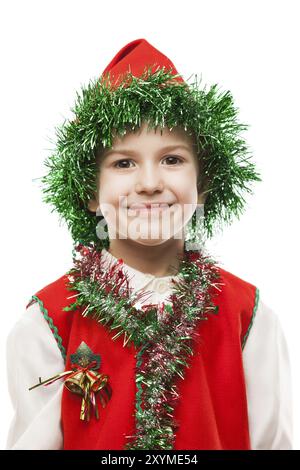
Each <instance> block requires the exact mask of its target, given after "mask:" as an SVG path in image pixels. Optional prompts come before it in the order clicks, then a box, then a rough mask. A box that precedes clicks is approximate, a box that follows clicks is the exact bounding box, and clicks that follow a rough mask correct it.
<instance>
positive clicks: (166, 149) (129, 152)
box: [104, 144, 192, 158]
mask: <svg viewBox="0 0 300 470" xmlns="http://www.w3.org/2000/svg"><path fill="white" fill-rule="evenodd" d="M175 149H184V150H188V151H189V152H191V151H192V149H191V148H190V147H188V146H187V145H183V144H178V145H167V146H166V147H162V148H161V149H160V150H159V151H160V152H169V151H170V150H175ZM113 153H121V154H122V155H127V156H130V157H131V156H136V155H138V154H139V152H137V151H135V150H127V149H111V150H108V151H107V152H104V158H105V157H109V156H110V155H111V154H113Z"/></svg>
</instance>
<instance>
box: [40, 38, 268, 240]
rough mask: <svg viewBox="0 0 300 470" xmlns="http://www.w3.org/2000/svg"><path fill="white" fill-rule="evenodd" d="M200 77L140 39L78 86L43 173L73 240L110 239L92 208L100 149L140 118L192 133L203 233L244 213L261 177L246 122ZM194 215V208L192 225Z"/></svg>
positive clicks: (47, 193)
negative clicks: (181, 70)
mask: <svg viewBox="0 0 300 470" xmlns="http://www.w3.org/2000/svg"><path fill="white" fill-rule="evenodd" d="M199 85H200V83H199V84H198V82H197V76H196V80H195V82H193V83H191V84H188V83H186V82H185V81H184V80H183V78H182V77H181V76H180V75H179V74H178V72H177V70H176V68H175V66H174V64H173V63H172V62H171V61H170V60H169V59H168V57H166V56H165V55H164V54H162V53H161V52H160V51H159V50H157V49H156V48H155V47H153V46H152V45H151V44H149V42H148V41H146V40H145V39H137V40H135V41H132V42H130V43H129V44H127V45H125V46H124V47H123V48H122V49H121V50H120V51H119V52H118V53H117V54H116V55H115V57H114V58H113V59H112V60H111V62H110V63H109V64H108V66H107V67H106V68H105V70H104V71H103V73H102V75H101V76H100V78H96V79H95V80H91V81H90V82H89V83H88V84H87V86H86V87H82V89H81V93H77V99H76V102H75V105H74V107H73V108H72V112H73V113H74V114H75V118H74V119H72V120H69V121H68V120H65V121H64V123H63V124H62V125H61V126H59V127H57V128H56V136H57V143H56V146H55V149H54V151H53V153H52V154H51V155H50V156H49V157H48V158H47V159H46V161H45V166H46V167H47V168H48V172H47V174H46V175H44V176H43V177H42V178H41V180H42V191H43V195H44V201H45V202H46V203H49V204H50V205H51V206H52V207H53V209H52V210H56V211H57V213H58V214H59V216H60V220H61V219H63V220H64V221H65V222H66V223H67V226H68V229H69V230H70V232H71V235H72V237H73V240H74V241H75V242H80V243H83V244H85V243H90V242H94V243H95V244H96V246H97V247H98V248H102V247H105V248H108V247H109V239H108V236H107V237H106V238H105V237H104V238H103V237H99V236H98V235H97V231H96V226H97V223H98V222H101V221H103V220H102V219H103V216H102V215H100V216H98V215H97V213H93V212H91V211H89V209H88V201H89V200H90V199H93V198H94V195H95V193H96V192H97V184H96V174H97V169H98V168H97V165H98V163H97V159H96V156H97V154H99V152H100V154H101V150H103V149H105V148H109V147H111V146H112V141H113V136H114V135H119V136H123V135H124V134H125V133H126V132H129V131H133V130H135V129H137V128H139V127H140V126H141V124H142V122H143V121H147V122H148V126H149V128H155V129H157V128H164V127H168V128H169V129H170V130H171V129H172V128H174V127H176V126H181V127H182V128H183V129H185V131H186V132H188V133H189V134H190V135H192V136H193V138H194V139H195V142H196V146H197V152H198V158H199V163H200V167H201V170H202V171H201V180H200V181H199V182H198V190H199V191H201V192H203V191H204V192H205V193H206V200H205V206H204V220H203V227H204V235H205V236H207V238H210V237H212V236H213V235H214V233H215V232H216V231H217V230H220V229H222V228H223V226H224V225H225V224H230V223H231V222H232V221H233V219H234V217H238V218H239V216H240V215H241V213H242V212H243V210H244V206H245V204H246V200H245V199H244V197H243V194H245V193H252V189H251V184H252V183H253V182H254V181H261V178H260V176H259V174H258V173H257V171H256V169H255V165H254V163H253V162H251V161H250V160H251V156H250V152H249V150H248V147H247V144H246V142H245V140H244V139H243V137H242V136H241V132H242V131H244V130H246V129H247V127H248V126H247V125H246V124H242V123H240V122H239V120H238V111H237V108H236V107H235V105H234V101H233V97H232V94H231V92H230V91H225V92H221V91H219V90H218V86H217V84H214V85H212V86H210V87H209V88H208V89H207V88H206V86H204V87H200V86H199ZM99 217H100V219H99ZM196 223H197V218H196V217H195V214H194V215H193V217H192V219H191V224H190V226H191V227H192V229H193V230H194V231H197V227H196ZM105 230H106V231H107V228H105Z"/></svg>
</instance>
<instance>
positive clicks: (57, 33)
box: [0, 0, 300, 449]
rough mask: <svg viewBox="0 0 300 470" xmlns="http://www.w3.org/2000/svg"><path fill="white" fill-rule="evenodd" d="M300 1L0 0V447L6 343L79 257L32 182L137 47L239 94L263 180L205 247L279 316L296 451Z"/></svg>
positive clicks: (7, 413)
mask: <svg viewBox="0 0 300 470" xmlns="http://www.w3.org/2000/svg"><path fill="white" fill-rule="evenodd" d="M298 5H299V4H298V2H297V1H296V0H295V1H292V0H284V1H275V0H273V1H270V0H265V1H263V2H262V1H258V0H251V1H250V0H244V1H243V2H240V1H233V0H227V1H226V2H224V1H222V0H219V1H216V0H209V1H208V0H207V1H201V0H197V1H196V0H195V1H192V0H186V1H185V2H179V1H175V0H172V1H170V0H164V1H163V2H161V1H156V0H152V1H151V2H140V1H136V0H134V1H130V0H129V1H127V2H123V1H117V0H115V1H114V2H112V3H107V2H102V1H100V0H99V1H93V0H85V1H76V0H72V1H71V0H60V1H57V0H51V1H50V0H44V1H43V2H39V1H34V0H27V1H26V2H22V1H16V0H11V1H10V2H2V3H1V12H0V18H1V19H0V22H1V23H0V26H1V28H0V31H1V32H0V34H1V41H0V44H1V75H0V77H1V87H0V93H1V148H2V158H1V214H2V218H1V242H2V244H1V246H2V248H3V251H2V256H1V259H2V263H1V264H2V266H1V290H2V295H1V298H2V316H1V323H2V325H1V344H0V348H1V349H0V358H1V365H0V367H1V370H2V372H3V374H2V384H1V403H2V419H1V425H0V426H1V437H0V447H1V448H5V444H6V436H7V431H8V427H9V424H10V422H11V419H12V416H13V409H12V406H11V403H10V398H9V394H8V390H7V382H6V376H5V369H6V357H5V352H6V351H5V348H6V338H7V335H8V333H9V331H10V330H11V328H12V327H13V325H14V324H15V322H16V321H17V320H18V319H19V318H20V317H21V315H24V314H25V305H26V304H27V302H28V300H29V298H30V296H31V295H32V294H34V293H35V292H36V291H37V290H39V289H40V288H42V287H43V286H45V285H46V284H48V283H50V282H52V281H54V280H55V279H57V278H58V277H59V276H61V275H62V274H63V273H64V272H66V270H68V269H69V268H70V266H71V261H72V256H71V251H72V240H71V237H70V235H69V233H68V231H67V229H66V227H65V226H64V225H59V220H58V217H57V216H56V215H55V213H51V212H50V207H48V206H46V205H45V204H44V203H43V202H42V197H41V191H40V188H39V181H38V180H37V178H40V177H41V176H42V175H43V174H44V173H45V168H44V167H43V161H44V159H45V158H46V157H47V156H48V155H49V153H50V150H51V149H52V148H53V139H55V132H54V130H55V126H58V125H60V124H61V123H62V122H63V120H64V119H65V118H69V117H71V116H73V114H72V113H71V111H70V109H71V107H72V105H73V103H74V100H75V97H76V91H79V90H80V87H81V85H86V84H87V83H88V81H89V80H90V79H92V78H93V79H94V78H96V77H97V76H99V75H100V74H101V72H102V71H103V69H104V68H105V67H106V65H107V64H108V62H109V61H110V60H111V59H112V57H113V56H114V55H115V54H116V53H117V52H118V50H119V49H120V48H121V47H123V46H124V45H125V44H127V43H128V42H130V41H132V40H134V39H138V38H145V39H147V40H148V41H149V42H150V43H151V44H152V45H153V46H155V47H156V48H158V49H159V50H160V51H162V52H163V53H165V54H166V55H167V56H168V57H169V58H170V59H171V60H172V61H173V62H174V64H175V66H176V68H177V69H178V71H179V73H181V74H182V75H183V76H184V78H185V79H186V80H188V79H189V77H190V76H191V75H192V74H197V76H198V77H200V76H201V77H202V83H203V84H205V83H206V84H208V85H211V84H213V83H218V84H219V86H220V87H221V90H227V89H229V90H231V92H232V93H233V96H234V98H235V103H236V105H237V106H238V108H239V110H240V120H241V121H242V122H245V123H248V124H250V128H249V130H248V131H247V134H246V135H247V141H248V143H249V146H250V147H251V150H252V152H253V155H254V161H255V162H256V164H257V166H258V169H259V170H260V171H261V174H262V177H263V182H262V183H257V184H256V185H255V186H254V187H253V188H254V191H255V194H254V196H252V197H248V207H247V210H246V211H245V213H244V215H243V216H242V217H241V219H240V221H236V222H235V223H234V224H233V225H232V226H231V227H228V228H227V229H226V230H225V231H224V233H223V234H222V235H220V236H218V237H216V238H215V239H214V240H212V241H211V242H210V244H209V246H210V248H211V251H212V253H213V254H215V255H216V256H217V258H218V259H219V260H220V262H221V265H222V266H223V267H224V268H225V269H227V270H229V271H231V272H233V273H234V274H236V275H237V276H240V277H242V278H243V279H245V280H247V281H248V282H251V283H252V284H255V285H257V286H258V287H259V288H260V291H261V296H262V297H264V300H265V302H266V303H267V304H268V305H269V306H270V307H271V308H273V309H274V311H275V312H276V314H277V315H278V316H279V317H280V322H281V324H282V327H283V330H284V332H285V335H286V338H287V341H288V347H289V353H290V358H291V363H292V375H293V396H294V448H295V449H299V448H300V445H299V444H300V423H299V402H298V401H297V397H298V396H299V395H300V383H299V374H298V370H299V366H298V358H299V339H298V330H299V329H300V321H299V314H300V312H299V304H298V298H297V295H296V294H297V293H298V292H299V291H298V289H299V287H298V274H297V273H298V269H299V249H298V243H299V239H300V237H299V235H300V234H299V222H298V217H299V210H298V203H299V195H298V191H299V173H300V171H299V170H300V168H299V145H298V136H299V109H300V102H299V101H300V100H299V83H300V77H299V68H298V62H299V59H297V57H299V32H298V31H299V28H298V25H299V14H298V13H299V12H298ZM262 360H263V358H262ZM8 366H9V365H8ZM58 372H59V371H58ZM41 373H42V371H41ZM34 379H35V378H33V382H34Z"/></svg>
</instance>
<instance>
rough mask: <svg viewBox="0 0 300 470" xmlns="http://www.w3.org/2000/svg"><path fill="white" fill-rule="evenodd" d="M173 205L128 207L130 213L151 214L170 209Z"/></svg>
mask: <svg viewBox="0 0 300 470" xmlns="http://www.w3.org/2000/svg"><path fill="white" fill-rule="evenodd" d="M172 205H173V204H147V205H136V206H132V207H128V208H127V209H128V211H132V212H135V211H138V212H151V211H163V210H166V209H169V208H170V207H171V206H172Z"/></svg>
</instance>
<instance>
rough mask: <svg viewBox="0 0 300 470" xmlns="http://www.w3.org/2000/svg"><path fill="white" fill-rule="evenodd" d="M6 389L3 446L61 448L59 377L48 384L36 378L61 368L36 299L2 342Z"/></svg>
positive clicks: (59, 370) (58, 355)
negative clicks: (10, 413)
mask: <svg viewBox="0 0 300 470" xmlns="http://www.w3.org/2000/svg"><path fill="white" fill-rule="evenodd" d="M6 357H7V377H8V390H9V394H10V397H11V401H12V404H13V408H14V413H15V414H14V417H13V420H12V422H11V425H10V428H9V432H8V438H7V443H6V450H29V449H35V450H59V449H62V448H63V434H62V429H61V397H62V391H63V386H64V381H63V379H59V380H57V381H56V382H54V383H52V384H50V385H49V386H44V385H41V386H39V387H37V388H35V389H33V390H30V391H29V390H28V389H29V388H30V387H32V386H33V385H35V384H37V383H38V382H39V377H41V378H42V380H45V379H47V378H49V377H53V376H54V375H56V374H58V373H60V372H63V371H64V370H65V364H64V360H63V358H62V355H61V352H60V350H59V348H58V345H57V343H56V340H55V338H54V336H53V334H52V331H51V330H50V327H49V325H48V324H47V322H46V320H45V318H44V317H43V315H42V313H41V311H40V307H39V305H38V304H37V303H34V304H32V305H31V306H30V307H28V309H27V311H26V312H24V314H23V316H22V318H21V319H20V320H18V321H17V323H16V324H15V325H14V327H13V329H12V330H11V331H10V333H9V336H8V338H7V342H6Z"/></svg>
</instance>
